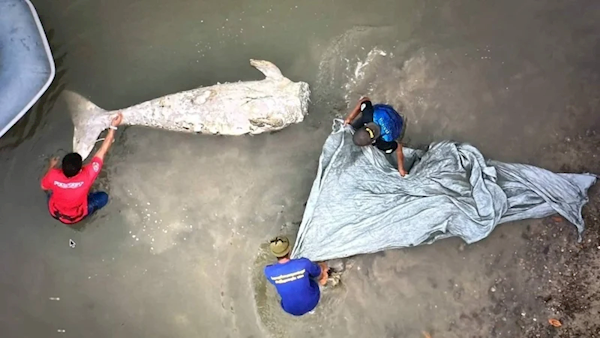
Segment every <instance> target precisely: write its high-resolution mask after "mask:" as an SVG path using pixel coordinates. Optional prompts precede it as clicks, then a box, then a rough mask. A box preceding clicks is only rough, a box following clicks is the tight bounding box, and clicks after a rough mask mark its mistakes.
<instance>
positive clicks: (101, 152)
mask: <svg viewBox="0 0 600 338" xmlns="http://www.w3.org/2000/svg"><path fill="white" fill-rule="evenodd" d="M121 121H123V115H122V114H121V113H119V114H118V115H117V116H116V117H115V118H114V119H113V120H112V122H111V124H110V126H111V129H110V130H109V131H108V134H106V138H105V139H104V142H102V145H101V146H100V149H98V151H97V152H96V154H95V155H94V157H98V158H100V159H101V160H102V161H104V156H106V153H107V152H108V149H110V146H112V144H113V141H114V140H115V130H116V129H117V126H119V125H120V124H121Z"/></svg>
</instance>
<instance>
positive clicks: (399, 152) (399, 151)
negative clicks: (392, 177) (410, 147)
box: [396, 142, 408, 177]
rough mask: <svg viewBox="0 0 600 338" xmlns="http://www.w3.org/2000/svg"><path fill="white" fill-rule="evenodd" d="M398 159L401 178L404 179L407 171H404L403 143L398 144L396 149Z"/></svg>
mask: <svg viewBox="0 0 600 338" xmlns="http://www.w3.org/2000/svg"><path fill="white" fill-rule="evenodd" d="M396 157H397V158H398V171H399V172H400V176H402V177H404V176H406V174H408V173H407V172H406V170H404V152H403V151H402V143H400V142H398V148H397V149H396Z"/></svg>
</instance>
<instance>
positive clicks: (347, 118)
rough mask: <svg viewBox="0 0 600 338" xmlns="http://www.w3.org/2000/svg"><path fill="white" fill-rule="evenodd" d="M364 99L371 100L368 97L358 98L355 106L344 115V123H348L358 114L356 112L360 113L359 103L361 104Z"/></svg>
mask: <svg viewBox="0 0 600 338" xmlns="http://www.w3.org/2000/svg"><path fill="white" fill-rule="evenodd" d="M365 101H371V100H370V99H369V98H368V97H363V98H361V99H360V100H358V103H357V104H356V107H354V109H352V111H351V112H350V114H349V115H348V117H346V119H345V120H344V124H350V123H352V121H354V119H355V118H356V117H357V116H358V114H360V105H361V104H363V102H365Z"/></svg>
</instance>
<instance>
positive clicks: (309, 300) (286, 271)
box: [265, 237, 328, 316]
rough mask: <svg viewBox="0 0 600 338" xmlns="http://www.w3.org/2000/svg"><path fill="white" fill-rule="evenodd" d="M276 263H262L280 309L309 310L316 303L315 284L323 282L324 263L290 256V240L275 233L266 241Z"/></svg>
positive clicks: (295, 312)
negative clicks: (277, 295) (269, 241)
mask: <svg viewBox="0 0 600 338" xmlns="http://www.w3.org/2000/svg"><path fill="white" fill-rule="evenodd" d="M270 248H271V253H273V255H275V257H277V263H275V264H272V265H267V266H266V267H265V276H266V277H267V279H268V280H269V282H270V283H271V284H273V285H275V288H276V289H277V293H279V296H280V297H281V307H282V308H283V310H284V311H285V312H287V313H289V314H291V315H294V316H302V315H304V314H306V313H309V312H312V311H313V310H314V309H315V308H316V307H317V304H318V303H319V298H320V297H321V291H320V289H319V285H318V284H317V283H316V282H315V281H314V279H318V280H319V284H321V285H325V283H327V277H328V272H327V270H328V269H327V265H326V264H325V263H321V264H315V263H313V262H311V261H310V260H308V259H306V258H298V259H290V251H291V249H292V248H291V246H290V241H289V239H288V238H287V237H275V238H274V239H273V240H271V244H270Z"/></svg>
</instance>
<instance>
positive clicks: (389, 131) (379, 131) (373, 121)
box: [344, 97, 407, 177]
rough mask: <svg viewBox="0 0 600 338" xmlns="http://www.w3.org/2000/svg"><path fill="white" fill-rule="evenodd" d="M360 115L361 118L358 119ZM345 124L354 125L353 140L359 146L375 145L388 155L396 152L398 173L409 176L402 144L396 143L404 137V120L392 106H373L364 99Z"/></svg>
mask: <svg viewBox="0 0 600 338" xmlns="http://www.w3.org/2000/svg"><path fill="white" fill-rule="evenodd" d="M359 113H360V114H361V116H360V118H358V119H356V117H357V116H358V114H359ZM355 119H356V120H355ZM344 124H352V128H354V130H355V132H354V136H353V138H352V140H353V141H354V144H356V145H357V146H360V147H364V146H369V145H374V146H375V147H377V148H378V149H379V150H381V151H383V152H385V153H387V154H391V153H393V152H394V151H396V157H397V159H398V171H399V172H400V175H401V176H402V177H404V176H405V175H406V174H407V172H406V170H404V154H403V153H402V143H400V142H397V141H396V140H397V139H398V138H399V137H400V136H401V135H402V129H403V128H404V119H403V118H402V116H400V114H398V112H397V111H396V110H395V109H394V108H392V106H389V105H386V104H376V105H373V104H372V103H371V100H370V99H369V98H368V97H364V98H362V99H360V101H358V104H357V105H356V107H355V108H354V109H353V110H352V112H350V115H348V117H347V118H346V120H344Z"/></svg>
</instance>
